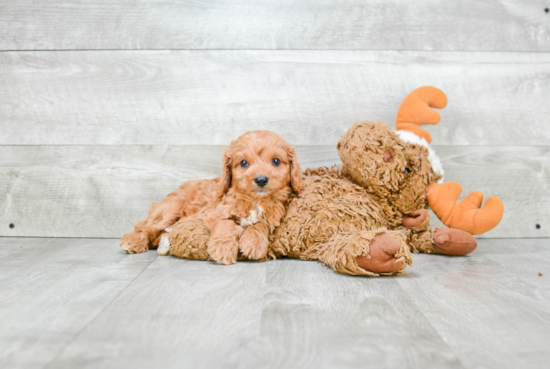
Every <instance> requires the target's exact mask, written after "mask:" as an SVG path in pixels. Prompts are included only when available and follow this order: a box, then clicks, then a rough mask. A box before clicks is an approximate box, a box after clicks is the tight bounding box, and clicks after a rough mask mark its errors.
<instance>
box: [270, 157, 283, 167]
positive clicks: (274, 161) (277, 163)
mask: <svg viewBox="0 0 550 369" xmlns="http://www.w3.org/2000/svg"><path fill="white" fill-rule="evenodd" d="M271 163H273V165H275V166H278V165H279V164H281V161H280V160H279V159H278V158H275V159H273V161H271Z"/></svg>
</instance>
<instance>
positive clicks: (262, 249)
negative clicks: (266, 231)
mask: <svg viewBox="0 0 550 369" xmlns="http://www.w3.org/2000/svg"><path fill="white" fill-rule="evenodd" d="M268 243H269V241H268V239H267V237H264V235H262V234H259V233H257V232H255V231H253V230H252V229H250V228H247V229H245V230H244V232H243V234H242V235H241V238H240V240H239V249H240V250H241V253H242V254H243V255H244V256H246V257H247V258H249V259H251V260H261V259H263V258H265V257H266V255H267V246H268Z"/></svg>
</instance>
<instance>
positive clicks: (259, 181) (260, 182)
mask: <svg viewBox="0 0 550 369" xmlns="http://www.w3.org/2000/svg"><path fill="white" fill-rule="evenodd" d="M254 182H256V184H257V185H258V186H260V187H263V186H265V185H266V184H267V177H256V178H254Z"/></svg>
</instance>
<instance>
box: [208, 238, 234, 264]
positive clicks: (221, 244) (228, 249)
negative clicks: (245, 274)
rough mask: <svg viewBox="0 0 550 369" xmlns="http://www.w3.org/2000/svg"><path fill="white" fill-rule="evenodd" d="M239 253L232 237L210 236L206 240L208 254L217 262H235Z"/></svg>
mask: <svg viewBox="0 0 550 369" xmlns="http://www.w3.org/2000/svg"><path fill="white" fill-rule="evenodd" d="M238 253H239V244H238V242H237V240H236V239H232V238H224V239H218V238H215V239H214V238H211V239H210V241H208V254H210V257H211V258H212V259H214V260H215V261H217V262H218V263H221V264H225V265H229V264H235V263H236V262H237V254H238Z"/></svg>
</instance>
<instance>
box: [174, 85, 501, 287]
mask: <svg viewBox="0 0 550 369" xmlns="http://www.w3.org/2000/svg"><path fill="white" fill-rule="evenodd" d="M446 104H447V97H446V96H445V94H444V93H443V92H442V91H440V90H438V89H436V88H434V87H421V88H419V89H417V90H415V91H413V92H412V93H411V94H409V96H407V97H406V98H405V100H404V101H403V102H402V104H401V107H400V108H399V111H398V114H397V119H396V127H397V132H395V131H393V130H392V129H391V128H390V127H389V126H388V125H387V124H385V123H382V122H361V123H356V124H354V125H353V126H352V127H351V128H350V129H349V130H348V131H347V132H346V133H345V134H344V135H343V136H342V138H341V139H340V141H339V142H338V145H337V148H338V153H339V155H340V158H341V160H342V163H343V165H342V166H341V167H340V166H338V167H333V168H326V167H322V168H316V169H309V168H308V169H307V170H306V171H305V173H304V177H303V185H304V187H303V191H302V192H301V193H300V194H297V195H294V197H292V198H291V199H290V202H289V205H288V207H287V209H286V215H285V216H284V217H283V219H282V221H281V225H280V226H279V227H278V228H277V229H276V230H275V232H274V233H272V234H271V235H270V246H269V251H268V256H270V257H272V258H276V257H281V256H287V257H292V258H300V259H304V260H317V261H320V262H323V263H325V264H326V265H328V266H330V267H331V268H333V269H334V270H336V271H338V272H342V273H347V274H354V275H371V276H374V275H379V274H396V273H400V272H402V271H403V270H404V269H405V267H406V265H407V264H409V265H411V264H412V254H411V251H412V252H424V253H440V254H446V255H465V254H468V253H470V252H472V251H473V250H474V249H475V248H476V246H477V242H476V240H475V239H474V237H473V236H472V235H474V234H481V233H484V232H487V231H488V230H490V229H492V228H493V227H495V226H496V225H497V224H498V223H499V222H500V220H501V219H502V215H503V211H504V208H503V204H502V201H500V199H498V198H496V197H491V198H489V199H487V201H486V202H485V205H484V206H483V207H482V208H480V206H481V203H482V200H483V194H481V193H480V192H477V191H475V192H472V193H471V194H469V195H468V196H466V197H465V198H464V199H463V200H461V201H457V200H458V197H459V196H460V193H461V191H462V188H461V186H460V185H459V184H458V183H456V182H449V183H441V182H442V178H443V169H442V168H441V163H440V160H439V158H438V157H437V156H436V154H435V152H434V151H433V149H432V148H431V147H430V142H431V137H430V135H429V133H428V132H426V131H424V130H422V129H421V128H420V125H422V124H437V123H438V122H439V120H440V116H439V114H438V113H436V112H435V111H433V110H432V109H430V107H434V108H438V109H441V108H444V107H445V105H446ZM428 205H429V206H430V207H431V208H432V210H433V211H434V213H435V214H436V215H437V216H438V217H439V218H440V219H441V220H442V222H443V224H445V225H446V226H447V227H449V228H431V227H430V226H429V213H428V212H427V210H425V209H426V208H427V207H428ZM258 221H259V222H261V221H262V220H261V219H259V220H258ZM209 237H210V235H209V231H208V229H207V228H206V227H204V226H203V225H201V224H200V223H197V222H194V221H190V220H186V219H182V220H180V221H179V222H178V223H176V224H175V226H174V227H173V230H172V232H171V233H170V245H171V246H170V254H171V255H174V256H178V257H182V258H189V259H200V260H210V258H209V256H208V254H207V252H206V244H207V242H208V239H209Z"/></svg>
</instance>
